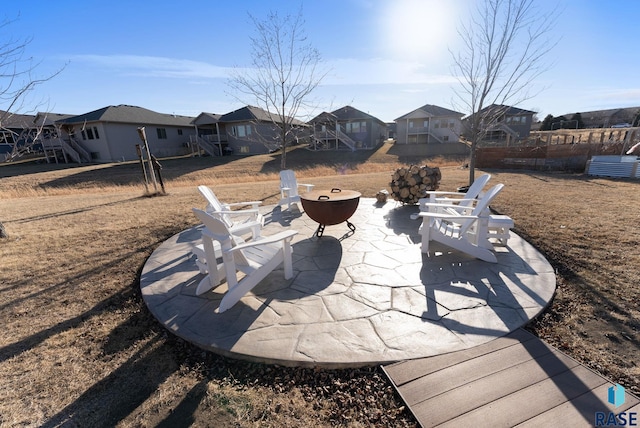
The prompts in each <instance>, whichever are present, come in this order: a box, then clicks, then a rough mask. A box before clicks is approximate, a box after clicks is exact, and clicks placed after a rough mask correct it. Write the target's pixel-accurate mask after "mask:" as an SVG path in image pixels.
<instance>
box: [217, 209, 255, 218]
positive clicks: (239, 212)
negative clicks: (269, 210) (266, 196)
mask: <svg viewBox="0 0 640 428" xmlns="http://www.w3.org/2000/svg"><path fill="white" fill-rule="evenodd" d="M207 212H208V213H209V214H225V215H242V216H247V215H249V214H256V215H257V214H259V213H260V210H257V209H253V208H249V209H246V210H224V211H207Z"/></svg>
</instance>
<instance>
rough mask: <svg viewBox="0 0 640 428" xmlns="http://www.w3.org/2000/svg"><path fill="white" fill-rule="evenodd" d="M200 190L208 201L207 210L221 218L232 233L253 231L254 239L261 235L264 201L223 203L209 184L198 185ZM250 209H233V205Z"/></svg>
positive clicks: (240, 233)
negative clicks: (261, 209) (262, 204)
mask: <svg viewBox="0 0 640 428" xmlns="http://www.w3.org/2000/svg"><path fill="white" fill-rule="evenodd" d="M198 191H199V192H200V194H201V195H202V196H203V197H204V198H205V200H206V201H207V208H206V212H208V213H209V214H211V215H213V216H214V217H216V218H219V219H220V220H222V221H223V222H224V224H225V225H226V226H227V227H228V228H229V230H230V231H231V233H232V234H234V235H238V236H239V235H242V234H245V233H247V232H251V235H252V237H253V238H254V239H256V238H259V237H260V230H261V229H262V226H264V218H263V217H262V214H260V211H259V209H258V206H259V205H260V204H261V203H262V201H249V202H237V203H231V204H229V203H222V202H220V200H219V199H218V197H217V196H216V195H215V193H213V190H211V188H209V187H207V186H203V185H200V186H198ZM249 205H251V208H249V209H238V210H232V209H231V208H232V207H242V206H249Z"/></svg>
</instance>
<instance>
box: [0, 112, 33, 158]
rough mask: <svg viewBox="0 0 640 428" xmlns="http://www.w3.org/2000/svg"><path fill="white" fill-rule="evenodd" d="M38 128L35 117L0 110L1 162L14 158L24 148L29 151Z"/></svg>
mask: <svg viewBox="0 0 640 428" xmlns="http://www.w3.org/2000/svg"><path fill="white" fill-rule="evenodd" d="M35 130H36V126H35V123H34V116H33V115H28V114H16V113H11V112H8V111H4V110H0V160H4V158H5V157H9V156H13V155H15V153H17V152H18V151H21V149H22V148H24V149H25V150H28V148H27V146H28V141H29V140H31V139H32V135H33V134H34V133H35Z"/></svg>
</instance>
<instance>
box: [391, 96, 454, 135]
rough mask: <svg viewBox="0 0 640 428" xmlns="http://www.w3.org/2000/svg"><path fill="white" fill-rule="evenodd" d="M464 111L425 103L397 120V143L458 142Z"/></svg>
mask: <svg viewBox="0 0 640 428" xmlns="http://www.w3.org/2000/svg"><path fill="white" fill-rule="evenodd" d="M462 116H464V114H463V113H460V112H457V111H454V110H449V109H447V108H444V107H440V106H436V105H432V104H425V105H423V106H422V107H420V108H417V109H415V110H413V111H411V112H409V113H407V114H405V115H403V116H400V117H399V118H397V119H396V120H395V122H396V143H397V144H440V143H457V142H458V141H459V139H460V133H461V130H462Z"/></svg>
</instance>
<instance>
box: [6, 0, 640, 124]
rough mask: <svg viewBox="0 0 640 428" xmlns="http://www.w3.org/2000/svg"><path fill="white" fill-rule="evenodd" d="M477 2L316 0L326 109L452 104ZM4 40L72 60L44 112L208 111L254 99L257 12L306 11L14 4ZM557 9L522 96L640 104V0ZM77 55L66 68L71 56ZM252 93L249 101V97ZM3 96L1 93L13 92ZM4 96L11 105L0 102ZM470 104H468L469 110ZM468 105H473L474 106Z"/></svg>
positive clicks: (37, 96)
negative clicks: (235, 78)
mask: <svg viewBox="0 0 640 428" xmlns="http://www.w3.org/2000/svg"><path fill="white" fill-rule="evenodd" d="M474 1H475V0H387V1H382V0H321V1H320V0H319V1H311V0H307V1H304V2H303V3H302V5H303V14H304V18H305V20H306V26H305V29H306V32H307V36H308V37H309V40H310V41H311V43H312V44H313V45H314V46H315V47H316V48H318V50H319V51H320V52H321V54H322V57H323V61H324V62H323V65H324V66H325V67H326V68H327V69H328V70H329V73H328V75H327V76H326V78H325V79H324V80H323V83H322V85H321V87H319V88H318V90H317V92H316V93H315V98H316V99H317V100H318V103H319V108H318V110H317V111H316V113H320V112H321V111H323V110H325V111H331V110H334V109H336V108H339V107H342V106H344V105H347V104H349V105H352V106H354V107H356V108H358V109H360V110H363V111H365V112H368V113H370V114H372V115H374V116H376V117H378V118H380V119H382V120H384V121H392V120H393V119H395V118H397V117H399V116H402V115H403V114H405V113H408V112H409V111H411V110H414V109H416V108H418V107H420V106H422V105H424V104H436V105H440V106H442V107H447V108H454V109H456V110H459V111H462V109H461V108H459V106H456V105H454V104H452V101H453V98H454V90H455V87H456V85H457V83H456V80H455V78H454V77H453V75H452V68H451V65H452V59H451V54H450V52H449V49H451V50H453V51H455V50H456V49H457V48H458V47H459V43H460V42H459V39H458V36H457V31H456V29H457V27H458V26H459V23H460V22H461V21H465V20H467V19H468V18H469V13H471V11H472V10H473V9H474V6H473V4H474ZM5 3H9V4H3V7H2V11H0V18H5V19H16V21H15V22H13V23H11V24H10V25H8V26H5V27H4V28H2V29H0V41H4V40H8V38H13V39H24V38H32V41H31V42H30V43H29V45H28V46H27V55H28V56H29V57H33V58H34V59H35V60H36V61H41V63H40V65H39V67H38V69H37V74H38V75H47V74H48V73H51V72H52V71H54V70H57V69H59V68H61V67H63V66H64V67H65V68H64V70H63V71H62V73H61V74H60V75H58V76H56V77H55V78H54V79H52V80H51V81H49V82H47V83H45V84H43V85H41V86H39V87H38V88H37V89H36V91H35V92H33V93H31V94H30V97H29V99H28V106H34V105H38V107H37V110H39V111H53V112H56V113H68V114H81V113H86V112H89V111H92V110H96V109H99V108H102V107H105V106H108V105H117V104H130V105H136V106H140V107H144V108H148V109H151V110H154V111H158V112H161V113H175V114H179V115H188V116H196V115H198V114H199V113H200V112H203V111H205V112H210V113H221V114H223V113H227V112H229V111H232V110H235V109H237V108H239V107H242V105H243V104H242V103H240V102H239V101H238V100H237V99H235V98H234V97H233V96H232V95H231V94H229V93H228V91H229V89H228V86H227V85H226V81H227V79H228V77H229V70H230V69H232V68H233V67H242V66H247V65H249V63H250V57H249V52H250V41H249V36H250V35H251V34H252V33H253V31H254V28H253V25H252V23H251V21H250V19H249V17H248V12H250V13H251V14H252V15H254V16H255V17H257V18H259V19H260V18H262V17H264V16H266V15H267V13H268V12H269V11H278V12H279V13H283V14H286V13H293V14H295V13H296V12H297V11H298V8H299V5H300V2H296V1H293V0H271V1H264V0H256V1H254V0H246V1H243V0H236V1H214V0H208V1H205V0H203V1H184V2H178V1H175V0H174V1H163V0H156V1H153V2H151V1H142V0H141V1H136V2H130V1H120V0H112V1H108V2H105V1H93V0H84V1H72V0H58V1H56V2H55V5H54V4H53V3H51V4H48V3H46V2H41V1H39V0H21V1H19V2H18V1H12V2H8V1H7V2H5ZM537 3H538V4H539V7H541V8H544V9H547V10H551V9H556V8H557V10H558V12H557V23H556V25H555V27H554V30H553V33H552V34H550V35H551V36H552V37H553V38H554V39H555V40H557V41H558V44H557V46H556V47H555V48H554V50H553V51H552V52H551V54H550V55H548V62H549V63H550V64H551V65H550V67H549V69H548V71H546V72H545V73H544V74H543V75H542V76H541V77H539V78H538V79H537V80H536V81H535V85H534V87H535V89H534V91H535V92H538V90H540V92H539V93H538V94H537V95H536V96H534V97H533V98H531V99H529V100H527V101H525V102H523V103H522V104H519V105H518V106H519V107H521V108H525V109H530V110H535V111H538V112H539V116H540V119H542V118H543V117H544V116H545V115H547V114H553V115H560V114H563V113H572V112H578V111H589V110H597V109H606V108H616V107H631V106H640V82H639V81H638V77H639V76H640V64H639V63H640V55H638V54H637V51H636V50H637V49H634V44H637V40H640V2H638V1H635V0H614V1H611V2H604V1H602V0H565V1H552V0H539V1H538V2H537ZM65 64H66V65H65ZM247 102H249V100H247ZM0 103H1V101H0ZM4 107H5V106H3V105H2V104H0V109H3V108H4ZM456 107H457V108H456ZM464 113H466V112H464Z"/></svg>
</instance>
